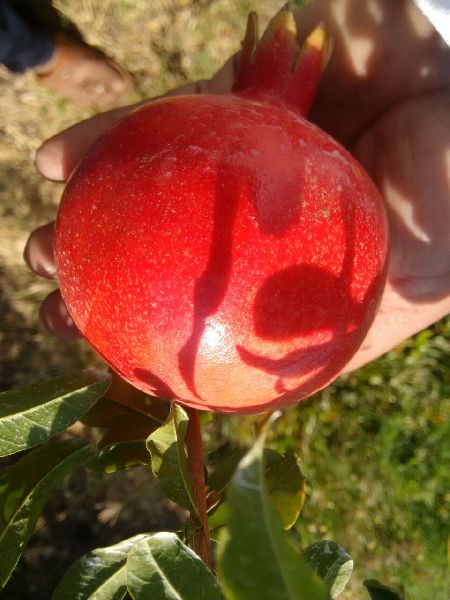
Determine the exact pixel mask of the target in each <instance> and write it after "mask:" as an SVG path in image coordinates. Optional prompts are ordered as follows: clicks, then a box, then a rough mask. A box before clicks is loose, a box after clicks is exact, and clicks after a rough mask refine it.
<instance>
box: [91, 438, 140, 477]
mask: <svg viewBox="0 0 450 600" xmlns="http://www.w3.org/2000/svg"><path fill="white" fill-rule="evenodd" d="M149 463H150V454H149V452H148V450H147V446H146V445H145V442H144V441H143V440H132V441H130V442H119V443H117V444H111V445H109V446H106V447H105V448H100V450H97V452H96V453H95V454H93V455H92V456H91V457H90V458H89V459H88V460H87V462H86V467H87V468H88V469H90V470H91V471H99V472H101V473H116V472H117V471H123V470H124V469H130V468H131V467H139V466H142V465H148V464H149Z"/></svg>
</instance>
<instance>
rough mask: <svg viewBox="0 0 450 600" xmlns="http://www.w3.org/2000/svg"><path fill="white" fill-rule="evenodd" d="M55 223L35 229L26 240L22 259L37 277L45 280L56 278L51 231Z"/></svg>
mask: <svg viewBox="0 0 450 600" xmlns="http://www.w3.org/2000/svg"><path fill="white" fill-rule="evenodd" d="M54 227H55V223H54V221H52V222H51V223H47V225H42V226H41V227H39V228H38V229H35V231H33V233H32V234H31V235H30V237H29V238H28V241H27V244H26V246H25V250H24V253H23V257H24V259H25V262H26V263H27V265H28V266H29V267H30V269H31V270H32V271H34V272H35V273H36V274H37V275H40V276H41V277H45V278H46V279H54V278H55V277H56V267H55V257H54V254H53V231H54Z"/></svg>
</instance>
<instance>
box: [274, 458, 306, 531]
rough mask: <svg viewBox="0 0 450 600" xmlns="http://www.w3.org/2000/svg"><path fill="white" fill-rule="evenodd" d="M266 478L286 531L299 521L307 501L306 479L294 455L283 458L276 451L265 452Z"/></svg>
mask: <svg viewBox="0 0 450 600" xmlns="http://www.w3.org/2000/svg"><path fill="white" fill-rule="evenodd" d="M264 461H265V469H264V477H265V481H266V486H267V491H268V494H269V497H270V501H271V503H272V506H273V507H274V508H275V509H276V511H277V513H278V516H279V517H280V519H281V523H282V525H283V528H284V529H290V528H291V527H292V526H293V525H294V523H295V522H296V521H297V519H298V517H299V515H300V511H301V509H302V506H303V502H304V501H305V478H304V477H303V475H302V473H301V471H300V467H299V466H298V464H297V460H296V458H295V456H294V455H292V454H286V455H285V456H282V455H281V454H279V453H278V452H275V451H274V450H269V449H266V450H265V451H264Z"/></svg>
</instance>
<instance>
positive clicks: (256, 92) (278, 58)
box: [233, 5, 329, 117]
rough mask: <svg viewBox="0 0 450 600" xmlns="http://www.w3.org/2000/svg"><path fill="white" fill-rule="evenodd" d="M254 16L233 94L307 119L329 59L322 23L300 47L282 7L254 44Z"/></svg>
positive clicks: (252, 15) (291, 19)
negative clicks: (295, 113) (259, 101)
mask: <svg viewBox="0 0 450 600" xmlns="http://www.w3.org/2000/svg"><path fill="white" fill-rule="evenodd" d="M258 37H259V36H258V17H257V15H256V13H254V12H253V13H250V15H249V17H248V21H247V31H246V33H245V37H244V40H243V42H242V52H241V57H240V65H239V73H238V77H237V80H236V83H235V85H234V87H233V92H234V93H236V94H240V95H244V96H252V97H253V98H261V99H262V100H266V101H270V102H276V103H278V104H280V103H281V104H284V105H287V106H288V107H289V108H291V109H293V110H294V111H295V112H297V113H300V114H301V115H302V116H305V117H306V116H307V115H308V112H309V110H310V108H311V105H312V103H313V101H314V97H315V95H316V90H317V87H318V85H319V81H320V78H321V75H322V72H323V70H324V68H325V65H326V63H327V61H328V57H329V44H328V39H327V35H326V33H325V28H324V26H323V24H321V23H320V24H319V25H317V27H316V28H315V29H313V31H312V32H311V33H310V34H309V36H308V37H307V38H306V41H305V42H304V44H303V45H302V46H301V47H300V46H299V44H298V41H297V26H296V24H295V20H294V16H293V14H292V11H291V10H290V9H289V7H288V6H287V5H286V6H284V7H283V8H282V9H281V10H280V11H279V12H278V13H277V14H276V15H275V17H274V18H273V19H272V20H271V21H270V23H269V25H268V26H267V29H266V31H265V32H264V35H263V36H262V38H261V40H260V41H258Z"/></svg>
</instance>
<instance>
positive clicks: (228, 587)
mask: <svg viewBox="0 0 450 600" xmlns="http://www.w3.org/2000/svg"><path fill="white" fill-rule="evenodd" d="M264 440H265V437H264V436H260V437H259V438H258V440H257V441H256V443H255V445H254V446H253V448H252V449H251V450H250V451H249V452H248V454H247V455H246V456H245V457H244V458H243V459H242V461H241V462H240V464H239V467H238V469H237V471H236V472H235V474H234V476H233V479H232V482H231V485H230V487H229V489H228V494H227V502H228V505H229V511H230V515H229V524H228V527H227V528H226V529H225V531H224V533H223V534H222V536H221V538H220V543H219V556H218V558H219V560H218V567H219V574H220V580H221V582H222V584H223V587H224V590H225V595H226V597H227V598H229V599H230V600H231V599H232V600H329V597H330V596H329V593H328V590H327V588H326V586H325V584H324V583H323V582H322V581H321V580H320V579H319V577H318V576H317V575H316V574H315V573H314V571H313V569H312V568H311V567H310V566H309V564H308V563H307V562H306V560H305V559H304V558H303V556H301V555H299V554H298V553H297V552H296V550H295V549H294V547H293V546H292V545H291V543H290V542H289V540H288V538H287V535H286V533H285V532H284V531H283V529H282V525H281V522H280V520H279V517H278V514H277V512H276V511H275V509H274V508H273V506H272V504H271V502H270V500H269V496H268V491H267V488H266V483H265V478H264V470H265V466H264V459H263V457H264Z"/></svg>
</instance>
